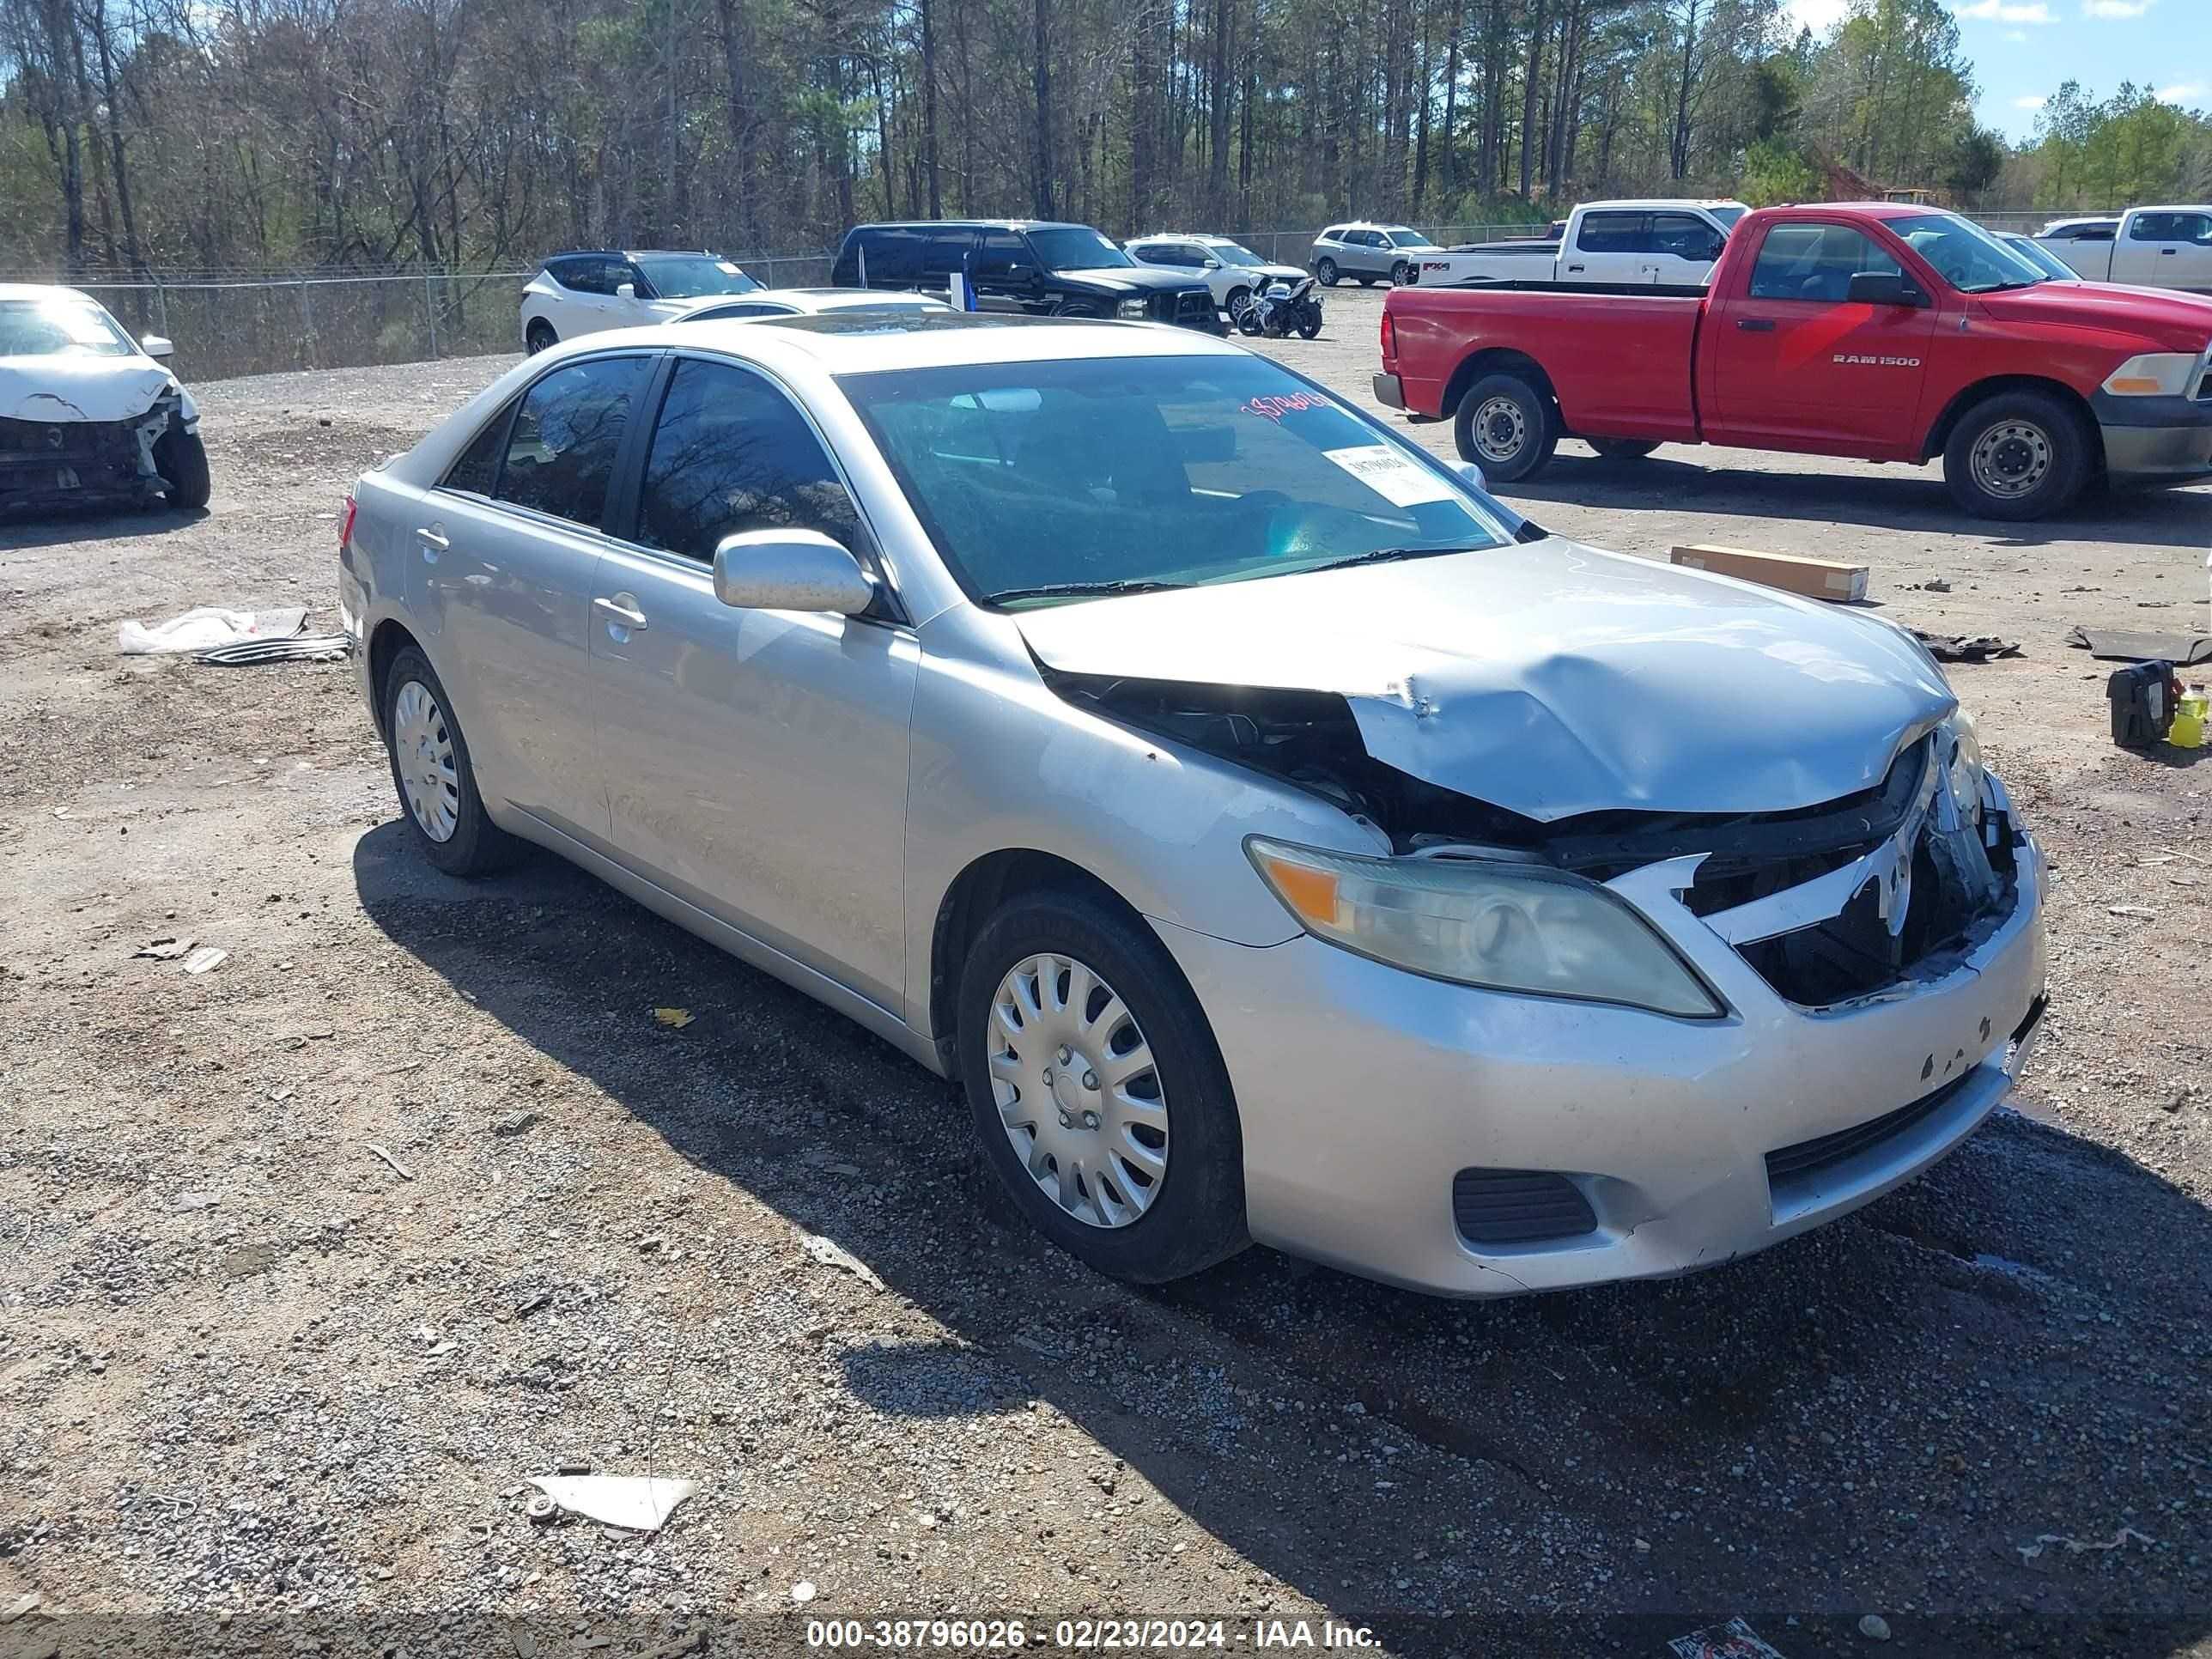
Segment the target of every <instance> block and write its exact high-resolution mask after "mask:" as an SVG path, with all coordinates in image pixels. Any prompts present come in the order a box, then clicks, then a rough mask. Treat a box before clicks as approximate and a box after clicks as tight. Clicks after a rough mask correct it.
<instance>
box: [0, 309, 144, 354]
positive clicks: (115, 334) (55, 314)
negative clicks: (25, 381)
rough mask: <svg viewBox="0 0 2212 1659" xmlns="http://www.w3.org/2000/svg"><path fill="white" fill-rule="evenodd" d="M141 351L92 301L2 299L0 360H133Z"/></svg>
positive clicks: (113, 320) (0, 310) (0, 312)
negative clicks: (126, 358) (51, 358)
mask: <svg viewBox="0 0 2212 1659" xmlns="http://www.w3.org/2000/svg"><path fill="white" fill-rule="evenodd" d="M137 349H138V348H137V346H136V345H134V344H133V343H131V337H130V336H129V335H128V334H125V332H124V331H123V330H122V329H121V328H120V327H119V326H118V325H117V323H116V321H115V319H113V318H112V317H111V316H109V315H108V314H107V313H106V311H105V310H103V309H101V307H99V306H97V305H95V304H94V303H93V301H90V300H84V299H79V298H77V297H76V296H75V295H66V294H58V295H53V296H52V298H41V299H36V300H0V357H128V356H131V354H132V353H134V352H136V351H137Z"/></svg>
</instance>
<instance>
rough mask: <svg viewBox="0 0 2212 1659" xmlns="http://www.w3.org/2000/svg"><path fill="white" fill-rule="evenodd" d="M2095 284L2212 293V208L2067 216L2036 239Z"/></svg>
mask: <svg viewBox="0 0 2212 1659" xmlns="http://www.w3.org/2000/svg"><path fill="white" fill-rule="evenodd" d="M2035 241H2036V246H2039V247H2044V248H2048V249H2049V250H2050V251H2051V253H2052V255H2053V256H2055V257H2056V258H2059V259H2061V260H2063V261H2064V263H2065V264H2066V265H2067V266H2068V268H2069V269H2070V270H2074V271H2075V272H2076V273H2077V274H2078V275H2080V276H2085V277H2087V279H2088V280H2089V281H2090V282H2093V283H2128V284H2130V286H2133V287H2136V288H2178V289H2187V290H2189V291H2190V292H2192V293H2197V294H2212V207H2202V206H2199V207H2140V208H2130V209H2129V210H2127V211H2126V212H2125V213H2123V214H2122V215H2120V216H2119V217H2118V218H2117V219H2109V218H2108V219H2061V220H2058V221H2057V222H2054V223H2051V224H2048V225H2045V227H2044V228H2043V234H2041V235H2040V236H2038V237H2037V238H2036V239H2035Z"/></svg>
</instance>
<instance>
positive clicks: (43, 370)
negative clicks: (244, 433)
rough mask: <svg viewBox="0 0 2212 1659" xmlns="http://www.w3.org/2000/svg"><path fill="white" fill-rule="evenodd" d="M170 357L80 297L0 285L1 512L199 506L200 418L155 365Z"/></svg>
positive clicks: (203, 455) (45, 287)
mask: <svg viewBox="0 0 2212 1659" xmlns="http://www.w3.org/2000/svg"><path fill="white" fill-rule="evenodd" d="M172 350H173V347H172V346H171V345H170V343H169V342H168V341H167V340H165V339H163V338H162V337H161V336H160V335H158V334H149V335H147V336H146V337H144V338H143V340H134V339H132V338H131V332H130V331H129V330H128V329H126V328H125V327H124V326H123V325H122V324H120V323H118V322H117V321H116V320H115V319H114V318H113V317H112V316H111V315H109V314H108V311H107V308H106V307H105V306H103V305H101V304H100V301H97V300H95V299H94V298H93V297H92V296H91V295H89V294H82V293H79V292H78V291H77V290H76V289H73V288H57V287H55V286H53V285H52V284H51V283H0V508H29V509H33V510H45V509H50V508H53V507H75V506H79V505H88V504H90V503H91V502H93V501H97V500H109V501H117V500H120V501H150V500H159V499H162V498H167V500H168V501H170V502H171V503H173V505H175V506H178V507H205V506H206V505H207V499H208V459H207V450H206V449H205V448H204V447H203V446H202V444H201V442H200V435H199V422H200V413H199V410H198V409H197V408H196V407H195V406H194V405H193V403H192V398H191V393H190V392H186V391H185V388H184V386H182V385H181V384H180V383H179V381H178V380H177V377H176V376H175V375H173V374H171V373H170V372H169V371H168V370H167V368H163V367H162V366H161V362H160V361H159V360H160V359H161V358H165V357H167V356H169V354H170V352H171V351H172Z"/></svg>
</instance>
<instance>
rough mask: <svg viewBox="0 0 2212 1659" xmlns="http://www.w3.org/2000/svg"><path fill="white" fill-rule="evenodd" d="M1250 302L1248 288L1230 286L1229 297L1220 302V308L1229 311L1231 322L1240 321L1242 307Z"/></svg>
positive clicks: (1250, 291) (1241, 318)
mask: <svg viewBox="0 0 2212 1659" xmlns="http://www.w3.org/2000/svg"><path fill="white" fill-rule="evenodd" d="M1251 303H1252V290H1251V289H1249V288H1232V289H1230V290H1229V297H1228V298H1227V299H1225V300H1224V301H1222V302H1221V308H1222V309H1223V310H1224V311H1225V312H1227V313H1229V320H1230V321H1231V322H1232V323H1234V322H1240V321H1242V320H1243V315H1244V308H1245V307H1247V306H1249V305H1250V304H1251Z"/></svg>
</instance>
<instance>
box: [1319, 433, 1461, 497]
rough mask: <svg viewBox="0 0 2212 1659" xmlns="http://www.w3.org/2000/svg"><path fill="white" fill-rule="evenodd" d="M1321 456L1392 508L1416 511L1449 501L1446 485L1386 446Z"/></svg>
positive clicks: (1327, 451)
mask: <svg viewBox="0 0 2212 1659" xmlns="http://www.w3.org/2000/svg"><path fill="white" fill-rule="evenodd" d="M1322 454H1324V455H1326V456H1328V458H1329V459H1331V460H1332V461H1334V462H1335V463H1336V464H1337V465H1339V466H1340V467H1342V468H1343V469H1344V470H1345V471H1346V472H1349V473H1350V474H1351V475H1352V477H1355V478H1357V479H1358V480H1359V482H1360V483H1364V484H1365V485H1366V486H1367V487H1368V488H1369V489H1371V490H1373V491H1374V492H1375V493H1376V495H1380V496H1381V497H1382V498H1383V500H1384V501H1389V502H1390V503H1391V504H1392V505H1393V506H1395V507H1419V505H1420V504H1421V503H1422V502H1423V501H1449V500H1450V499H1451V498H1452V490H1451V486H1450V485H1449V484H1448V483H1445V482H1444V481H1443V479H1442V478H1439V477H1437V475H1436V474H1435V473H1433V472H1431V471H1429V470H1428V469H1427V468H1426V467H1425V466H1420V465H1416V464H1415V463H1414V462H1413V460H1412V459H1410V458H1408V457H1407V456H1404V455H1401V454H1400V453H1398V452H1397V451H1396V450H1395V449H1393V448H1391V447H1390V446H1389V445H1388V444H1356V445H1354V446H1353V447H1351V448H1349V449H1324V450H1323V451H1322Z"/></svg>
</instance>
